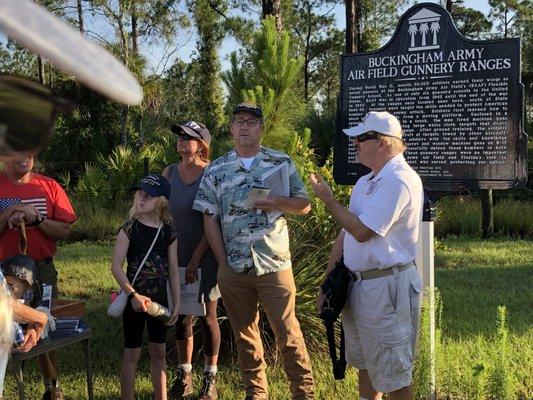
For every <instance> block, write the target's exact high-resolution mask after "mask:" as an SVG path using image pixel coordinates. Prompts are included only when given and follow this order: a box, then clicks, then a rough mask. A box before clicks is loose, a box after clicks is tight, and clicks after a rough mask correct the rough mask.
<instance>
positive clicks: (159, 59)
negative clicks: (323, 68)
mask: <svg viewBox="0 0 533 400" xmlns="http://www.w3.org/2000/svg"><path fill="white" fill-rule="evenodd" d="M426 1H427V2H429V3H439V1H438V0H426ZM410 3H411V4H413V3H415V1H411V2H410ZM416 3H420V2H416ZM463 5H464V6H465V7H471V8H474V9H476V10H479V11H481V12H483V13H484V14H485V15H488V13H489V5H488V0H465V1H464V4H463ZM182 7H183V6H182ZM407 8H409V7H406V9H405V10H407ZM330 9H331V6H330V7H328V8H327V9H325V10H324V12H328V11H330V12H332V13H334V15H335V19H336V21H337V27H338V28H339V29H344V27H345V25H346V24H345V15H344V1H343V0H339V1H338V4H337V5H336V6H335V7H334V8H333V9H332V10H330ZM405 10H403V12H404V11H405ZM403 12H402V13H403ZM248 17H255V18H257V19H258V18H259V15H258V14H256V15H255V16H254V15H249V16H248ZM86 18H87V17H86ZM89 18H90V16H89ZM89 18H87V19H89ZM93 29H94V30H95V31H97V32H98V33H99V34H102V35H103V36H106V35H111V34H112V32H106V29H105V28H104V27H102V26H97V23H95V26H94V27H93ZM108 30H109V29H108ZM5 41H6V37H5V35H3V34H2V33H1V32H0V43H1V42H5ZM177 46H178V47H177V50H176V51H174V52H173V53H172V57H168V58H167V57H164V55H165V54H167V53H168V52H167V50H166V49H164V48H163V47H162V46H157V45H153V46H150V48H147V46H144V47H143V49H142V52H143V54H144V55H145V56H146V57H147V59H148V64H149V67H150V69H151V70H152V71H151V72H156V73H161V72H162V71H164V70H165V69H166V68H169V67H170V65H172V63H173V61H174V60H175V59H176V58H180V59H182V60H183V61H185V62H189V61H190V60H191V58H192V57H194V55H195V51H196V50H195V49H196V34H195V32H194V29H190V30H188V31H185V32H183V34H180V37H179V38H178V40H177ZM238 47H239V44H238V43H237V41H236V40H235V39H233V38H226V39H224V41H223V43H222V46H221V47H220V50H219V55H220V60H221V63H222V70H226V69H228V68H229V60H228V59H229V54H230V53H231V52H233V51H236V50H238ZM165 60H166V63H165Z"/></svg>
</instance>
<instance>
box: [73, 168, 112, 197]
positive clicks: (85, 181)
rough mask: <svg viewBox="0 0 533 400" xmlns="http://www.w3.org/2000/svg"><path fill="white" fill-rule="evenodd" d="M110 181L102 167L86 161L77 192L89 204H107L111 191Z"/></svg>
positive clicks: (77, 185)
mask: <svg viewBox="0 0 533 400" xmlns="http://www.w3.org/2000/svg"><path fill="white" fill-rule="evenodd" d="M110 183H111V182H110V181H109V180H108V178H107V176H106V173H105V171H104V170H103V168H102V167H100V166H99V165H96V164H93V163H90V162H86V163H85V169H84V172H83V174H82V175H81V176H80V177H79V179H78V183H77V184H76V194H77V195H78V196H79V198H80V200H82V201H83V202H86V203H87V204H91V203H92V204H94V205H96V204H97V203H100V204H107V203H108V201H109V194H110V191H111V185H110Z"/></svg>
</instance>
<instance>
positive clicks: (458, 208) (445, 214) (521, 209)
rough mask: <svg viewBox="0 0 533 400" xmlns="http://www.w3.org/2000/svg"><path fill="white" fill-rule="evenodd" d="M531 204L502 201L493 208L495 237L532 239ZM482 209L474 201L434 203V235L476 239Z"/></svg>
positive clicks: (456, 199) (449, 199)
mask: <svg viewBox="0 0 533 400" xmlns="http://www.w3.org/2000/svg"><path fill="white" fill-rule="evenodd" d="M532 210H533V201H519V200H511V199H504V200H500V201H498V202H496V204H495V205H494V233H495V235H496V236H500V237H514V238H521V239H532V238H533V211H532ZM480 232H481V208H480V203H479V199H477V198H476V197H462V196H456V197H445V198H443V199H441V200H439V202H438V203H437V219H436V221H435V235H436V236H437V237H445V236H449V235H456V236H460V235H469V236H479V235H480Z"/></svg>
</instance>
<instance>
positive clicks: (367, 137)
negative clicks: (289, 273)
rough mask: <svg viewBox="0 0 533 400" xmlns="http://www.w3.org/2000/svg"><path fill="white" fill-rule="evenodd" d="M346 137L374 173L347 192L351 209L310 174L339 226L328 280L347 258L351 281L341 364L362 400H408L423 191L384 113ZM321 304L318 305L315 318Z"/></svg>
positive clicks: (394, 121) (416, 314) (371, 117)
mask: <svg viewBox="0 0 533 400" xmlns="http://www.w3.org/2000/svg"><path fill="white" fill-rule="evenodd" d="M344 133H345V134H347V135H348V136H352V137H354V140H355V144H356V146H357V158H358V160H359V162H361V163H362V164H364V165H366V166H367V167H369V168H370V169H371V170H372V172H370V173H369V174H367V175H365V176H363V177H361V178H360V179H359V180H358V181H357V183H356V184H355V187H354V189H353V191H352V195H351V199H350V207H349V209H346V208H344V207H343V206H342V205H341V204H339V203H338V202H337V201H336V200H335V197H334V195H333V192H332V191H331V189H330V187H329V186H328V184H327V183H326V182H325V181H324V179H323V178H322V177H321V176H320V175H318V174H311V176H310V181H311V185H312V187H313V190H314V192H315V194H316V195H317V196H318V197H319V198H320V199H321V200H322V201H323V202H324V203H325V205H326V207H327V208H328V210H329V212H330V213H331V214H332V215H333V216H334V217H335V219H336V220H337V221H338V223H339V224H340V225H341V226H342V230H341V232H340V233H339V236H338V237H337V239H336V240H335V243H334V244H333V248H332V250H331V254H330V257H329V261H328V267H327V273H329V271H331V270H332V269H333V267H334V265H335V262H337V261H340V260H341V258H342V257H344V263H345V264H346V267H347V268H348V270H349V271H350V273H351V276H352V279H353V282H352V283H351V284H350V288H349V294H348V300H347V303H346V306H345V308H344V310H343V312H342V322H343V326H344V331H345V336H346V361H347V363H348V364H349V365H353V366H355V367H356V368H358V369H359V393H360V396H361V400H379V399H381V397H382V393H389V399H392V400H411V399H412V398H413V393H412V390H411V382H412V371H413V364H414V355H415V347H416V338H417V331H418V321H419V300H420V291H421V288H422V282H421V280H420V277H419V275H418V272H417V269H416V266H415V264H414V259H415V257H416V242H417V240H418V231H419V227H420V222H421V216H422V206H423V189H422V182H421V180H420V177H419V176H418V175H417V173H416V172H415V171H414V170H413V169H412V168H411V167H410V166H409V165H408V164H407V163H406V161H405V159H404V157H403V152H404V150H405V148H406V147H405V144H404V143H403V140H402V128H401V126H400V122H399V121H398V120H397V119H396V117H394V116H393V115H392V114H389V113H388V112H369V113H368V114H367V115H366V116H365V117H364V119H363V121H362V122H361V123H360V124H359V125H357V126H355V127H352V128H349V129H345V130H344ZM323 301H324V296H323V295H320V296H319V299H318V300H317V304H318V307H319V310H320V309H321V308H322V303H323Z"/></svg>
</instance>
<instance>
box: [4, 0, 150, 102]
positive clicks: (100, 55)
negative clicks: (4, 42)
mask: <svg viewBox="0 0 533 400" xmlns="http://www.w3.org/2000/svg"><path fill="white" fill-rule="evenodd" d="M0 30H2V31H3V32H4V33H5V34H6V35H7V36H8V37H10V38H11V39H13V40H15V41H17V42H19V43H20V44H22V45H23V46H25V47H27V48H28V49H29V50H31V51H33V52H35V53H37V54H39V55H41V56H42V57H44V58H47V59H49V60H50V61H51V62H52V63H53V64H54V65H56V66H57V67H58V68H59V69H60V70H61V71H63V72H65V73H67V74H70V75H73V76H74V77H75V78H76V79H78V80H79V81H80V82H81V83H83V84H84V85H86V86H88V87H89V88H91V89H93V90H95V91H97V92H99V93H101V94H102V95H104V96H108V97H110V98H112V99H114V100H117V101H119V102H121V103H124V104H128V105H138V104H140V103H141V101H142V98H143V91H142V88H141V86H140V85H139V83H138V82H137V80H136V79H135V77H134V76H133V75H132V74H131V72H130V71H129V70H128V69H127V68H126V67H125V66H124V64H122V63H121V62H119V61H118V60H117V59H116V58H115V57H114V56H113V55H111V54H110V53H109V52H108V51H106V50H104V49H103V48H102V47H100V46H99V45H97V44H96V43H94V42H92V41H90V40H89V39H87V38H85V37H84V36H83V35H82V34H81V33H80V32H77V31H76V30H74V29H73V28H72V27H70V26H69V25H68V24H67V23H65V22H63V21H61V20H60V19H59V18H57V17H55V16H54V15H53V14H51V13H50V12H48V11H47V10H46V9H45V8H44V7H41V6H38V5H36V4H34V3H33V2H31V1H29V0H2V1H1V2H0Z"/></svg>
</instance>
